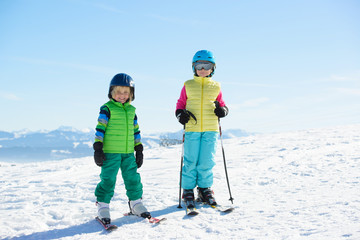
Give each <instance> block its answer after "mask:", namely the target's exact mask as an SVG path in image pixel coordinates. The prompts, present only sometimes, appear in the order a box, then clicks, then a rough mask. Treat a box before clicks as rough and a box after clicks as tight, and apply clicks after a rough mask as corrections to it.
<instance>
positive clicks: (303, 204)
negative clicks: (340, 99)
mask: <svg viewBox="0 0 360 240" xmlns="http://www.w3.org/2000/svg"><path fill="white" fill-rule="evenodd" d="M220 146H221V145H220V141H219V145H218V147H219V148H218V152H217V165H216V166H215V168H214V178H215V179H214V186H213V189H214V191H215V195H216V197H217V201H218V202H219V203H222V204H223V205H231V202H230V201H229V200H228V199H229V193H228V189H227V185H226V179H225V173H224V166H223V160H222V154H221V148H220ZM224 148H225V154H226V160H227V167H228V174H229V177H230V186H231V191H232V195H233V197H234V199H235V200H234V204H233V206H234V207H235V211H234V212H233V213H230V214H228V215H222V214H220V213H219V212H216V211H214V210H213V209H209V208H200V212H201V213H200V214H199V215H198V216H196V217H193V218H191V217H187V216H185V211H184V209H178V208H177V206H178V190H179V189H178V182H179V169H180V155H181V146H180V145H177V146H172V147H168V148H164V147H162V148H154V149H148V150H146V152H145V153H144V154H145V163H144V165H143V166H142V167H141V168H140V169H139V171H140V173H141V176H142V182H143V185H144V196H143V199H144V203H145V205H146V206H147V208H148V209H149V210H150V211H151V212H152V215H153V216H155V217H166V218H167V221H166V222H163V223H162V224H159V225H152V224H150V223H148V222H147V221H146V220H143V219H140V218H138V217H135V216H130V217H129V216H123V213H125V212H127V211H128V206H127V199H126V196H125V192H124V185H123V182H122V179H121V177H120V175H119V178H118V183H117V187H116V194H115V196H114V198H113V201H112V203H111V213H112V220H113V223H114V224H117V225H118V226H119V228H118V230H117V231H114V232H111V233H108V232H106V231H104V230H103V229H102V227H101V226H100V225H99V223H97V222H96V221H95V220H94V217H95V214H96V207H95V203H94V202H95V198H94V189H95V186H96V184H97V183H98V181H99V176H98V175H99V171H100V168H99V167H97V166H96V165H95V164H94V161H93V159H92V157H85V158H78V159H67V160H62V161H51V162H35V163H7V162H1V163H0V184H1V188H0V200H1V201H0V203H1V204H0V226H1V228H0V238H1V239H36V240H38V239H84V240H85V239H86V240H89V239H360V219H359V218H360V184H359V182H360V125H359V124H357V125H350V126H341V127H333V128H324V129H312V130H307V131H296V132H287V133H278V134H267V135H255V136H249V137H243V138H232V139H226V140H224Z"/></svg>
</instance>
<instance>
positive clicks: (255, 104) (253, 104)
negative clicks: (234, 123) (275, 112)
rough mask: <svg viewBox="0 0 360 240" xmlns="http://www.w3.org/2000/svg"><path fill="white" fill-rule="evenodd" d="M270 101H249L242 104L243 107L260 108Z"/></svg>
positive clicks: (264, 98)
mask: <svg viewBox="0 0 360 240" xmlns="http://www.w3.org/2000/svg"><path fill="white" fill-rule="evenodd" d="M269 100H270V99H269V98H267V97H262V98H255V99H249V100H246V101H244V102H243V103H241V106H242V107H258V106H260V105H261V104H263V103H265V102H268V101H269Z"/></svg>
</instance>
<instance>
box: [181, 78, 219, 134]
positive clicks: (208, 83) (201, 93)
mask: <svg viewBox="0 0 360 240" xmlns="http://www.w3.org/2000/svg"><path fill="white" fill-rule="evenodd" d="M185 90H186V95H187V100H186V109H187V110H189V111H190V112H192V113H193V114H194V115H195V117H196V119H197V123H196V122H195V121H194V120H193V119H192V118H190V121H189V122H188V123H187V124H186V129H185V130H186V132H207V131H216V132H218V131H219V125H218V117H217V116H216V115H215V113H214V109H215V104H214V101H215V100H216V98H217V96H218V95H219V93H220V83H218V82H215V81H213V80H212V79H211V78H206V77H205V78H202V77H196V76H194V79H191V80H188V81H186V82H185Z"/></svg>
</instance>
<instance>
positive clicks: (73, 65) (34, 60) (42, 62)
mask: <svg viewBox="0 0 360 240" xmlns="http://www.w3.org/2000/svg"><path fill="white" fill-rule="evenodd" d="M11 59H12V60H14V61H18V62H25V63H30V64H36V65H46V66H58V67H66V68H73V69H78V70H83V71H87V72H96V73H106V74H107V73H111V72H115V71H114V69H111V68H108V67H102V66H95V65H86V64H78V63H68V62H59V61H52V60H47V59H37V58H27V57H12V58H11Z"/></svg>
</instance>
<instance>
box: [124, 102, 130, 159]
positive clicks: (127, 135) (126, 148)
mask: <svg viewBox="0 0 360 240" xmlns="http://www.w3.org/2000/svg"><path fill="white" fill-rule="evenodd" d="M123 108H124V111H125V125H126V133H125V139H126V143H125V152H128V147H129V146H128V141H129V124H128V114H127V111H126V108H125V105H124V104H123Z"/></svg>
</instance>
